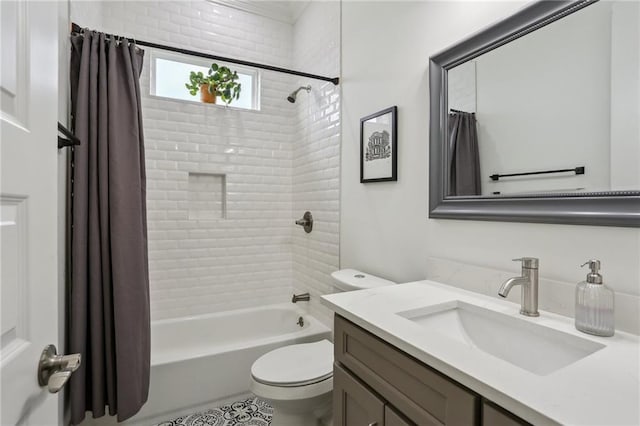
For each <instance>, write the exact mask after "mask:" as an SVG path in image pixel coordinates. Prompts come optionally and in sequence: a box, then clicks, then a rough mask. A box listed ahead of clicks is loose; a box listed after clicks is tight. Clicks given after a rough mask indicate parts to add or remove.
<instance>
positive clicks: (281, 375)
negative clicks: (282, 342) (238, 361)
mask: <svg viewBox="0 0 640 426" xmlns="http://www.w3.org/2000/svg"><path fill="white" fill-rule="evenodd" d="M251 376H252V378H253V379H254V380H255V381H256V382H258V383H261V384H264V385H268V386H277V387H299V386H307V385H311V384H314V383H318V382H322V381H324V380H327V379H329V378H331V377H333V344H332V343H331V342H329V341H328V340H321V341H319V342H313V343H300V344H296V345H289V346H284V347H282V348H278V349H275V350H273V351H271V352H269V353H266V354H264V355H262V356H261V357H260V358H258V359H257V360H256V362H254V363H253V365H252V366H251Z"/></svg>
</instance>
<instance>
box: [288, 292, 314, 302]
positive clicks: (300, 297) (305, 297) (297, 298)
mask: <svg viewBox="0 0 640 426" xmlns="http://www.w3.org/2000/svg"><path fill="white" fill-rule="evenodd" d="M309 299H311V296H310V295H309V293H302V294H294V295H293V297H292V298H291V303H296V302H308V301H309Z"/></svg>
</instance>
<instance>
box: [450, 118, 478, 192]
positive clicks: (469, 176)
mask: <svg viewBox="0 0 640 426" xmlns="http://www.w3.org/2000/svg"><path fill="white" fill-rule="evenodd" d="M447 153H448V163H449V173H448V177H449V187H448V188H449V189H448V195H452V196H456V195H481V194H482V192H481V188H480V154H479V152H478V131H477V129H476V117H475V114H473V113H469V112H462V111H456V112H452V113H450V114H449V149H448V150H447Z"/></svg>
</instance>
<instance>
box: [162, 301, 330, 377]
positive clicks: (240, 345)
mask: <svg viewBox="0 0 640 426" xmlns="http://www.w3.org/2000/svg"><path fill="white" fill-rule="evenodd" d="M274 308H276V309H277V308H280V309H283V310H288V311H292V312H295V313H296V314H298V315H300V316H302V317H303V318H305V319H307V318H308V319H309V320H308V322H307V324H308V325H305V326H304V327H302V328H300V329H298V330H296V331H293V332H287V333H282V334H274V335H269V336H267V337H262V338H253V339H250V340H246V341H241V342H235V343H232V344H227V345H224V344H222V345H220V344H217V345H209V346H203V347H200V348H199V350H194V351H188V350H186V351H183V352H179V351H176V352H172V353H171V354H170V355H167V356H161V357H159V358H156V359H154V356H153V351H152V352H151V366H152V367H154V366H163V365H169V364H173V363H178V362H188V361H190V360H195V359H199V358H204V357H207V356H211V355H214V354H225V353H228V352H233V351H236V350H243V349H247V348H250V347H253V346H257V345H259V346H262V345H269V344H272V343H276V342H279V341H283V340H295V339H296V338H300V337H305V336H312V335H318V340H321V339H323V338H325V337H321V336H323V335H326V334H327V333H328V334H329V335H330V334H331V329H330V328H329V327H327V326H326V325H324V324H323V323H322V321H320V320H318V319H317V318H316V317H314V316H313V315H311V314H310V313H308V312H305V310H304V309H303V308H302V307H298V306H291V304H287V303H274V304H271V305H264V306H258V307H252V308H241V309H233V310H228V311H222V312H213V313H207V314H202V315H191V316H188V317H178V318H167V319H162V320H156V321H152V322H151V325H152V326H153V325H164V324H174V323H180V322H191V321H197V320H208V319H211V318H216V317H224V316H228V315H229V314H242V313H246V312H259V311H268V310H272V309H274ZM214 349H215V350H214ZM177 354H182V356H178V355H177Z"/></svg>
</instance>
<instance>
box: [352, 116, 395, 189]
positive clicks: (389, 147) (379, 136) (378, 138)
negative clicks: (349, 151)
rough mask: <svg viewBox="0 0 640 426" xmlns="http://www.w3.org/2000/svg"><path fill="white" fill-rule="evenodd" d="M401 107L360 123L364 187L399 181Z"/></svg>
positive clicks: (366, 118)
mask: <svg viewBox="0 0 640 426" xmlns="http://www.w3.org/2000/svg"><path fill="white" fill-rule="evenodd" d="M397 115H398V107H397V106H395V105H394V106H392V107H389V108H386V109H383V110H382V111H378V112H376V113H373V114H371V115H368V116H366V117H363V118H361V119H360V183H369V182H389V181H397V180H398V156H397V151H398V129H397Z"/></svg>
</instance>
